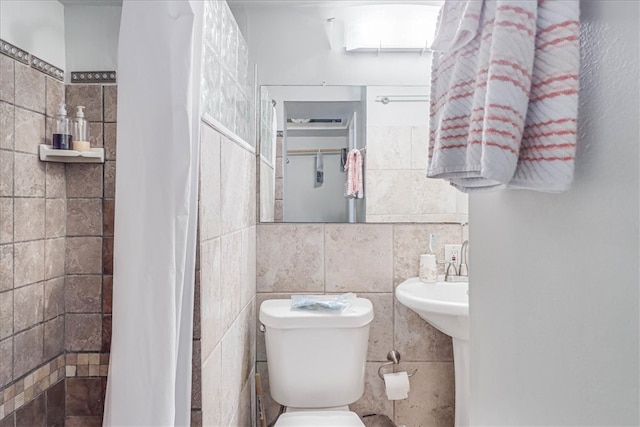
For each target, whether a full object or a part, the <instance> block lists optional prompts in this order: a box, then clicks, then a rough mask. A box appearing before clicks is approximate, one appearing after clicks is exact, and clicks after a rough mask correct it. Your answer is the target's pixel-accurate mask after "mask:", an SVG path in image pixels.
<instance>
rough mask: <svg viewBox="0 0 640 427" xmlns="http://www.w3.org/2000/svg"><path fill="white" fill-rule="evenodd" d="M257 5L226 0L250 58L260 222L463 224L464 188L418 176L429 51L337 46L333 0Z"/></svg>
mask: <svg viewBox="0 0 640 427" xmlns="http://www.w3.org/2000/svg"><path fill="white" fill-rule="evenodd" d="M256 3H258V2H256ZM259 3H260V4H261V6H260V7H257V6H254V5H253V4H254V2H241V1H237V2H230V4H231V5H232V10H233V11H234V14H235V16H236V19H237V20H238V22H239V25H240V27H241V29H242V31H243V33H244V34H245V37H246V38H247V40H248V44H249V51H250V52H251V55H252V61H253V62H255V63H256V64H257V68H258V72H257V76H258V84H259V85H260V97H261V102H260V113H259V116H260V122H259V124H260V130H259V144H260V160H259V162H258V167H259V175H258V176H259V180H260V182H259V187H258V188H259V206H260V212H259V214H260V221H261V222H272V221H276V222H277V221H282V222H458V223H464V222H466V221H467V211H468V209H467V196H466V195H465V194H463V193H460V192H458V191H457V190H455V189H454V188H453V187H451V186H449V185H448V184H447V183H445V182H444V181H441V180H433V179H428V178H426V173H425V170H426V164H427V146H428V128H427V127H428V120H429V96H428V95H429V87H428V86H427V85H428V83H429V67H430V52H429V51H428V50H426V49H424V48H423V49H412V50H411V49H409V50H402V49H395V51H393V52H389V51H385V50H384V49H382V50H378V51H376V52H371V51H370V50H362V49H361V50H359V51H356V50H347V49H346V48H345V46H346V44H345V43H346V40H345V31H346V27H347V18H348V15H349V14H351V15H353V12H354V10H351V11H350V12H349V13H347V12H346V11H345V8H344V7H342V6H341V5H340V3H343V2H305V4H304V5H302V2H300V3H298V2H293V3H291V4H287V5H286V6H285V5H284V4H283V3H281V2H259ZM344 3H349V2H344ZM423 3H433V2H423ZM234 4H235V5H234ZM325 5H327V6H325ZM377 25H381V24H377ZM399 50H400V51H399ZM353 149H357V150H359V153H360V155H361V156H362V181H363V196H364V197H363V198H357V197H356V198H350V197H347V195H346V194H345V193H346V191H345V186H346V183H347V181H348V178H349V174H348V173H347V172H345V170H344V161H345V152H347V153H349V152H350V150H353ZM346 157H348V156H346ZM319 173H320V175H319ZM319 176H321V178H319ZM358 194H360V193H358Z"/></svg>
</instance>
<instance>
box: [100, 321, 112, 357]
mask: <svg viewBox="0 0 640 427" xmlns="http://www.w3.org/2000/svg"><path fill="white" fill-rule="evenodd" d="M111 325H112V323H111V315H108V316H102V348H101V350H100V351H102V352H103V353H109V352H110V351H111Z"/></svg>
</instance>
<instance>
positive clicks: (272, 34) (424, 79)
mask: <svg viewBox="0 0 640 427" xmlns="http://www.w3.org/2000/svg"><path fill="white" fill-rule="evenodd" d="M328 3H332V2H328ZM333 3H335V2H333ZM310 4H312V5H310V6H307V5H300V4H298V5H297V6H296V5H284V6H282V5H280V6H270V7H264V6H263V7H251V6H250V5H249V6H247V5H246V4H243V5H237V4H234V3H231V9H232V11H233V13H234V15H235V17H236V21H237V22H238V25H239V27H240V29H241V31H242V32H243V35H244V36H245V39H246V40H247V43H248V45H249V52H250V59H251V61H252V63H256V64H258V80H259V84H261V85H320V84H322V83H323V82H326V84H327V85H362V86H364V85H425V84H428V83H429V79H430V77H429V74H430V63H431V58H430V54H429V53H425V54H424V55H420V54H419V53H390V52H387V53H381V54H379V55H378V54H376V53H346V52H345V51H344V47H343V45H342V31H343V30H342V26H341V25H342V24H341V22H342V18H343V16H344V8H343V7H339V5H338V6H336V5H335V4H332V5H331V6H329V7H318V6H317V4H316V3H310ZM329 18H335V21H334V23H333V24H331V23H329V22H327V19H329ZM332 44H333V47H332Z"/></svg>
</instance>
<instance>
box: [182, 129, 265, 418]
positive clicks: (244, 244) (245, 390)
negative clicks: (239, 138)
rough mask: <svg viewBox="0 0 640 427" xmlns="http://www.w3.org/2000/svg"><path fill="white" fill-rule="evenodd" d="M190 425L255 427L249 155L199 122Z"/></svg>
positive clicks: (252, 159) (252, 163)
mask: <svg viewBox="0 0 640 427" xmlns="http://www.w3.org/2000/svg"><path fill="white" fill-rule="evenodd" d="M196 264H197V265H196V269H197V274H196V277H197V278H198V279H197V283H196V302H195V312H194V323H195V324H194V345H193V389H192V392H193V394H192V420H191V422H192V425H194V426H200V425H205V426H249V425H254V421H253V420H254V414H255V410H253V408H254V401H255V399H254V398H253V396H254V383H253V378H254V372H255V310H256V308H255V307H256V306H255V294H256V290H255V283H256V155H255V153H254V152H253V150H252V149H249V148H248V147H247V146H245V145H244V144H241V143H238V142H235V141H232V140H231V139H229V138H227V137H225V136H224V135H222V134H220V133H219V132H218V131H216V130H215V129H213V128H212V127H210V126H209V125H207V124H205V123H203V124H202V126H201V146H200V198H199V231H198V245H197V262H196Z"/></svg>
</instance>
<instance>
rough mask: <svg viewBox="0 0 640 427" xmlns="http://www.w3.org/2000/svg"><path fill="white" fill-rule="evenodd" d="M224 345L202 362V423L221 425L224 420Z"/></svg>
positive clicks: (205, 424)
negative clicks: (222, 349) (222, 380)
mask: <svg viewBox="0 0 640 427" xmlns="http://www.w3.org/2000/svg"><path fill="white" fill-rule="evenodd" d="M221 348H222V346H221V345H218V346H217V347H216V348H215V349H214V350H213V352H212V353H211V354H210V355H209V357H207V358H205V359H204V360H203V363H202V425H203V426H221V425H224V424H223V421H222V419H223V418H222V403H223V402H222V391H223V384H222V383H221V381H220V380H221V378H222V351H221Z"/></svg>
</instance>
